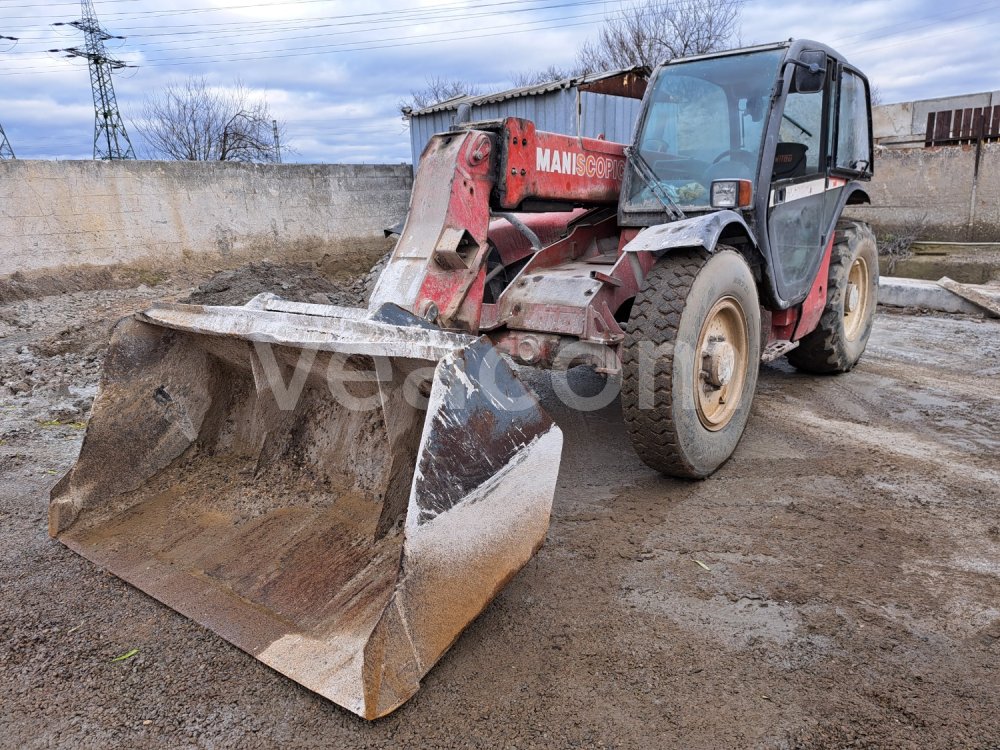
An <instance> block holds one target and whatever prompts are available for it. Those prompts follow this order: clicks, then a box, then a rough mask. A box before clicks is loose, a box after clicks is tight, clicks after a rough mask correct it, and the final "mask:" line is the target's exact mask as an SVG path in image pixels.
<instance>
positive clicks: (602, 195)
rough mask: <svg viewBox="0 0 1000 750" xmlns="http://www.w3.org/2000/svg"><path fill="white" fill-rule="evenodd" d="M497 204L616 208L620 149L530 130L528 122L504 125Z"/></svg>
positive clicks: (622, 172)
mask: <svg viewBox="0 0 1000 750" xmlns="http://www.w3.org/2000/svg"><path fill="white" fill-rule="evenodd" d="M502 132H503V134H504V135H503V136H502V137H505V138H506V143H505V144H504V147H503V148H502V149H501V159H500V174H499V182H498V185H497V187H498V191H497V193H498V202H499V205H500V207H501V208H505V209H516V208H519V207H520V206H521V204H522V203H523V202H524V201H525V200H527V199H534V200H541V201H558V202H560V203H571V204H575V205H584V206H595V205H616V204H617V203H618V195H619V194H620V193H621V188H622V177H623V176H624V175H625V147H624V146H623V145H622V144H620V143H612V142H611V141H602V140H598V139H596V138H574V137H573V136H568V135H559V134H557V133H545V132H540V131H536V130H535V125H534V123H532V122H529V121H528V120H520V119H517V118H513V117H511V118H508V119H507V120H506V121H505V122H504V128H503V131H502Z"/></svg>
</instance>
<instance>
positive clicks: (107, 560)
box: [49, 295, 562, 719]
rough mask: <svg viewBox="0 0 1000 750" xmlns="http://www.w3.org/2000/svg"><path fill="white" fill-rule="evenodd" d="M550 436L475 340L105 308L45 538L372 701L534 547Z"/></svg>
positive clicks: (405, 684) (425, 328)
mask: <svg viewBox="0 0 1000 750" xmlns="http://www.w3.org/2000/svg"><path fill="white" fill-rule="evenodd" d="M561 444H562V435H561V433H560V431H559V429H558V428H557V427H556V426H555V425H554V424H553V422H552V420H551V419H550V418H549V417H548V416H547V415H546V414H545V413H544V412H543V411H542V410H541V408H540V407H539V406H538V403H537V401H536V400H535V398H534V396H533V395H532V394H531V393H530V392H529V391H527V390H526V389H525V387H524V386H523V385H522V384H521V383H520V382H519V381H518V380H517V378H516V377H515V376H514V374H513V373H512V372H511V371H510V369H508V367H507V366H506V364H505V363H504V362H503V361H502V360H501V359H500V357H499V356H498V355H497V354H496V353H495V350H494V349H493V348H492V347H491V346H490V345H489V343H488V342H487V341H486V340H485V339H477V338H474V337H472V336H465V335H459V334H452V333H447V332H444V331H441V330H439V329H436V328H433V327H431V326H429V325H427V324H422V322H421V321H419V319H417V318H413V317H412V316H410V315H409V314H408V313H405V312H404V311H402V310H400V309H399V308H393V307H392V306H386V307H384V308H382V309H381V310H380V311H378V312H376V313H371V314H370V313H368V311H365V310H355V309H348V308H335V307H330V306H324V305H306V304H297V303H291V302H285V301H282V300H279V299H277V298H274V297H272V296H270V295H261V296H260V297H258V298H255V299H254V300H252V301H251V303H249V304H248V305H247V306H245V307H200V306H193V305H161V306H157V307H154V308H152V309H150V310H148V311H146V312H145V313H141V314H138V315H136V316H134V317H131V318H126V319H124V320H122V321H121V322H120V323H119V324H118V325H117V327H116V329H115V331H114V335H113V338H112V342H111V347H110V350H109V352H108V355H107V360H106V363H105V369H104V373H103V377H102V381H101V388H100V392H99V395H98V397H97V400H96V401H95V404H94V408H93V414H92V417H91V421H90V424H89V426H88V428H87V433H86V436H85V439H84V442H83V447H82V449H81V451H80V457H79V460H78V461H77V463H76V465H75V466H74V467H73V468H72V470H71V471H70V472H69V473H68V474H67V475H66V476H65V477H64V478H63V479H62V480H61V481H60V482H59V484H58V485H56V487H55V488H54V489H53V492H52V500H51V506H50V514H49V525H50V533H51V534H52V535H53V536H54V537H56V538H57V539H58V540H59V541H61V542H62V543H63V544H65V545H66V546H68V547H69V548H71V549H73V550H75V551H76V552H78V553H80V554H81V555H83V556H84V557H86V558H88V559H90V560H92V561H93V562H95V563H96V564H98V565H100V566H102V567H104V568H106V569H107V570H109V571H110V572H112V573H114V574H115V575H117V576H119V577H120V578H123V579H124V580H126V581H128V582H129V583H131V584H133V585H135V586H136V587H138V588H140V589H142V590H143V591H145V592H146V593H148V594H150V595H152V596H154V597H156V598H157V599H159V600H160V601H162V602H163V603H165V604H167V605H168V606H170V607H172V608H174V609H176V610H178V611H179V612H181V613H183V614H184V615H186V616H188V617H190V618H192V619H194V620H196V621H197V622H199V623H201V624H202V625H204V626H205V627H207V628H209V629H211V630H213V631H214V632H216V633H218V634H219V635H221V636H222V637H223V638H225V639H227V640H228V641H230V642H232V643H233V644H235V645H237V646H239V647H240V648H242V649H244V650H245V651H247V652H249V653H250V654H252V655H253V656H255V657H257V658H258V659H260V660H261V661H263V662H264V663H266V664H268V665H269V666H271V667H273V668H274V669H275V670H277V671H278V672H281V673H282V674H284V675H287V676H288V677H290V678H291V679H293V680H295V681H296V682H299V683H301V684H302V685H304V686H306V687H307V688H309V689H311V690H313V691H315V692H317V693H319V694H320V695H323V696H325V697H326V698H329V699H330V700H332V701H334V702H336V703H338V704H339V705H341V706H343V707H344V708H347V709H349V710H350V711H353V712H354V713H356V714H358V715H360V716H363V717H365V718H367V719H374V718H377V717H379V716H383V715H385V714H387V713H389V712H390V711H392V710H393V709H395V708H396V707H398V706H399V705H400V704H402V703H403V702H404V701H406V700H407V699H408V698H409V697H410V696H412V695H413V694H414V693H415V692H416V690H417V689H418V688H419V686H420V680H421V678H422V677H423V675H425V674H426V673H427V671H428V670H429V669H430V668H431V667H432V666H433V665H434V663H435V662H436V661H437V660H438V659H439V658H440V657H441V656H442V654H444V652H445V651H447V649H448V648H449V646H450V645H451V644H452V643H453V642H454V641H455V639H456V638H457V637H458V635H459V634H460V633H461V631H462V630H463V629H464V628H465V627H466V625H468V624H469V622H470V621H471V620H472V619H473V618H474V617H476V615H477V614H478V613H479V612H480V611H481V610H482V609H483V608H484V607H485V606H486V604H487V603H488V602H489V601H490V600H491V599H492V598H493V597H494V596H495V595H496V594H497V593H498V592H499V590H500V589H501V588H502V587H503V585H504V584H505V583H506V581H507V580H508V579H510V577H511V576H513V575H514V573H516V572H517V571H518V570H519V569H520V568H521V567H522V566H523V565H524V564H525V563H526V562H527V561H528V560H529V559H530V558H531V556H532V555H533V554H534V552H535V551H536V550H537V548H538V547H539V546H540V545H541V543H542V541H543V539H544V536H545V533H546V530H547V528H548V520H549V512H550V510H551V504H552V495H553V491H554V488H555V481H556V474H557V471H558V466H559V454H560V449H561Z"/></svg>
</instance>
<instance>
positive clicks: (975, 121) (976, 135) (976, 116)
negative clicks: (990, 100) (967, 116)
mask: <svg viewBox="0 0 1000 750" xmlns="http://www.w3.org/2000/svg"><path fill="white" fill-rule="evenodd" d="M986 111H987V110H986V108H985V107H976V109H975V110H973V112H972V140H973V142H977V141H979V140H980V139H981V138H982V137H983V130H984V128H983V123H984V121H985V120H986Z"/></svg>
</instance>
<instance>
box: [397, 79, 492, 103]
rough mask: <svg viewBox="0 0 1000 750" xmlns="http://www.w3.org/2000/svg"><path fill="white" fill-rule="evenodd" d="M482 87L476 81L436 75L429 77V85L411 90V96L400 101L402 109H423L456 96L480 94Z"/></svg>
mask: <svg viewBox="0 0 1000 750" xmlns="http://www.w3.org/2000/svg"><path fill="white" fill-rule="evenodd" d="M480 93H482V88H481V87H480V86H479V85H478V84H475V83H469V82H468V81H462V80H459V79H457V78H441V77H440V76H435V77H433V78H428V79H427V85H426V86H424V87H423V88H422V89H417V90H416V91H411V92H410V98H409V99H408V100H406V101H403V102H400V105H399V107H400V109H402V110H404V111H405V110H407V109H423V108H424V107H430V106H432V105H434V104H437V103H438V102H443V101H445V100H447V99H454V98H455V97H456V96H478V95H479V94H480Z"/></svg>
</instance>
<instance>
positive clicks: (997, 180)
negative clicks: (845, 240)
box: [850, 143, 1000, 242]
mask: <svg viewBox="0 0 1000 750" xmlns="http://www.w3.org/2000/svg"><path fill="white" fill-rule="evenodd" d="M981 149H982V150H981V153H980V155H979V171H978V175H977V173H976V146H974V145H973V146H944V147H940V148H918V149H878V150H877V153H876V155H875V176H874V178H873V179H872V182H871V185H870V188H869V192H870V194H871V196H872V206H871V207H864V208H861V207H852V208H851V209H850V213H851V215H852V216H856V217H858V218H861V219H864V220H865V221H869V222H871V223H872V224H873V225H874V226H875V227H876V231H878V232H880V233H885V232H895V231H898V230H900V229H903V228H905V227H907V226H910V225H919V224H920V223H921V221H924V223H925V228H924V231H923V232H922V234H921V238H922V239H928V240H945V241H955V242H1000V143H986V144H982V146H981Z"/></svg>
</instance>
